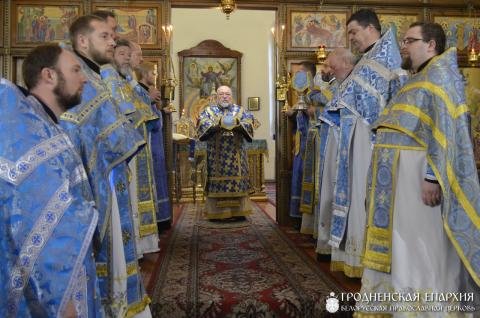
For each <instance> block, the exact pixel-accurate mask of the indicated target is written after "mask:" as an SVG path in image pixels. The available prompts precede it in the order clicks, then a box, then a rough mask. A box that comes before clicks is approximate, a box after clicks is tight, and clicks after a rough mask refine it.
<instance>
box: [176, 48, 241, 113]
mask: <svg viewBox="0 0 480 318" xmlns="http://www.w3.org/2000/svg"><path fill="white" fill-rule="evenodd" d="M242 55H243V54H242V53H241V52H239V51H235V50H232V49H229V48H227V47H225V46H224V45H223V44H222V43H220V42H218V41H216V40H204V41H202V42H200V43H199V44H197V46H195V47H192V48H190V49H186V50H183V51H180V52H178V58H179V64H180V68H179V70H180V71H179V72H180V85H179V87H180V113H183V111H184V109H185V114H186V115H188V116H189V117H190V118H191V119H192V120H195V119H196V118H194V116H191V114H190V110H191V107H192V105H193V103H195V102H199V103H202V101H201V100H200V99H201V98H200V93H199V95H198V97H197V98H196V96H195V92H193V91H192V89H196V87H197V86H196V85H199V84H200V83H199V82H198V81H199V80H201V77H197V78H196V79H192V78H191V77H188V71H189V70H188V68H189V67H191V66H190V65H187V64H188V63H192V61H195V62H196V61H198V62H199V63H202V61H204V62H212V61H215V60H218V61H217V64H218V65H216V67H219V66H221V67H222V68H223V66H222V65H221V63H218V62H220V61H224V62H225V61H226V62H228V61H231V62H232V68H231V69H230V70H228V71H227V72H225V68H223V69H222V70H221V72H223V73H222V74H223V75H219V77H221V76H223V77H221V78H220V80H221V81H222V83H221V84H222V85H228V84H227V82H228V80H229V79H231V77H232V76H233V75H234V76H235V87H233V86H232V92H233V96H234V98H235V101H236V103H237V104H241V89H240V88H241V61H242ZM234 64H236V65H234ZM227 67H228V66H227ZM198 72H199V73H198V74H197V75H199V74H200V73H201V70H199V71H198ZM219 72H220V71H219ZM219 72H217V73H219ZM225 73H226V74H225ZM228 76H230V78H229V77H228ZM228 86H231V85H228ZM198 90H199V91H200V88H198ZM195 99H196V100H195ZM202 100H205V98H203V99H202Z"/></svg>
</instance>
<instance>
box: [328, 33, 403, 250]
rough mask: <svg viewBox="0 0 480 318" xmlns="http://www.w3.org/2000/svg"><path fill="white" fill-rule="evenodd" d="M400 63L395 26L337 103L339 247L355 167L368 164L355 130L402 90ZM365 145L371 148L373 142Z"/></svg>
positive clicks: (335, 224)
mask: <svg viewBox="0 0 480 318" xmlns="http://www.w3.org/2000/svg"><path fill="white" fill-rule="evenodd" d="M400 64H401V57H400V51H399V48H398V43H397V39H396V36H395V29H394V28H393V27H392V28H390V29H389V30H387V31H386V32H385V33H384V34H383V36H382V37H381V38H380V39H379V40H378V41H377V42H376V43H375V44H374V46H373V47H372V48H371V49H370V50H369V51H368V52H367V53H365V54H364V55H363V56H362V58H361V59H360V61H359V62H358V63H357V64H356V65H355V67H354V69H353V70H352V72H351V73H350V75H349V76H348V77H347V78H346V79H345V80H344V81H343V82H342V84H340V87H339V91H340V94H341V95H340V96H338V102H337V107H338V108H339V109H340V136H339V145H338V160H337V162H338V166H337V175H336V184H335V190H334V193H335V197H334V202H333V216H332V223H331V236H330V242H329V243H330V244H331V245H332V246H333V247H337V248H338V247H339V246H340V244H341V242H342V241H343V240H344V237H345V231H346V228H347V220H348V214H349V211H350V209H351V199H352V176H353V174H354V173H355V172H354V171H353V168H352V166H357V165H359V166H358V168H357V169H360V170H364V169H367V167H368V165H366V164H365V163H364V164H362V163H361V162H358V160H354V159H352V155H353V144H354V139H355V136H356V132H355V131H356V129H358V125H359V124H364V125H366V126H368V125H371V124H372V123H373V122H374V121H375V120H376V119H377V118H378V115H379V114H380V112H381V110H382V109H383V108H384V107H385V105H386V103H387V102H388V101H389V100H390V99H391V98H392V97H393V96H394V95H395V93H396V92H397V91H398V90H399V89H400V87H401V86H402V84H403V82H404V81H405V79H406V73H404V72H402V71H401V70H400ZM402 73H403V74H405V75H403V74H402ZM359 121H361V123H359ZM361 146H363V147H369V146H370V144H365V145H361ZM352 161H353V162H352ZM362 161H363V158H362ZM362 165H366V167H363V166H362Z"/></svg>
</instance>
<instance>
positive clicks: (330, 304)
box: [325, 292, 340, 314]
mask: <svg viewBox="0 0 480 318" xmlns="http://www.w3.org/2000/svg"><path fill="white" fill-rule="evenodd" d="M325 308H326V309H327V311H328V312H329V313H332V314H333V313H336V312H337V311H338V309H339V308H340V305H339V303H338V299H337V298H336V297H335V293H334V292H331V293H330V297H328V298H327V303H326V305H325Z"/></svg>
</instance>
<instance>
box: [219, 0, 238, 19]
mask: <svg viewBox="0 0 480 318" xmlns="http://www.w3.org/2000/svg"><path fill="white" fill-rule="evenodd" d="M236 6H237V5H236V4H235V0H220V9H221V10H222V12H223V13H225V14H226V15H227V20H229V19H230V13H232V12H233V11H234V10H235V8H236Z"/></svg>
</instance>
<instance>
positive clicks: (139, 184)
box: [100, 65, 158, 253]
mask: <svg viewBox="0 0 480 318" xmlns="http://www.w3.org/2000/svg"><path fill="white" fill-rule="evenodd" d="M100 75H101V77H102V79H103V80H104V81H105V82H106V85H107V87H109V88H110V89H111V92H112V95H113V97H114V99H115V101H116V103H117V105H124V106H122V107H121V108H120V109H128V110H130V109H133V110H134V111H133V112H129V113H125V115H126V116H127V117H128V118H129V119H130V120H131V121H132V122H133V124H134V126H135V128H136V129H137V131H138V132H139V133H140V134H141V135H142V137H143V139H144V140H145V141H146V143H145V146H144V147H142V148H141V149H140V150H139V151H138V152H137V153H136V154H135V157H134V158H135V161H134V164H135V167H136V168H135V171H136V173H135V178H133V180H131V182H135V183H136V187H135V188H136V192H137V193H136V197H135V198H133V200H132V204H134V205H135V206H136V209H135V210H137V211H138V220H139V226H140V229H139V235H140V237H145V236H149V235H156V234H158V230H157V219H156V214H157V213H156V212H157V211H156V206H155V202H156V201H157V199H156V190H155V180H154V170H153V162H152V151H151V143H150V132H151V129H152V128H153V126H152V125H153V122H156V121H158V116H156V114H155V113H154V112H153V110H152V109H151V106H150V104H149V103H145V102H144V100H143V99H142V98H141V97H140V96H138V95H137V94H136V92H135V91H134V89H133V88H132V86H131V85H130V84H129V82H127V80H126V79H124V78H122V77H121V76H120V75H119V73H118V72H117V71H116V70H115V69H114V68H113V67H112V66H110V65H107V66H106V67H102V69H101V71H100ZM155 247H156V246H155ZM137 252H139V253H142V251H137Z"/></svg>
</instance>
